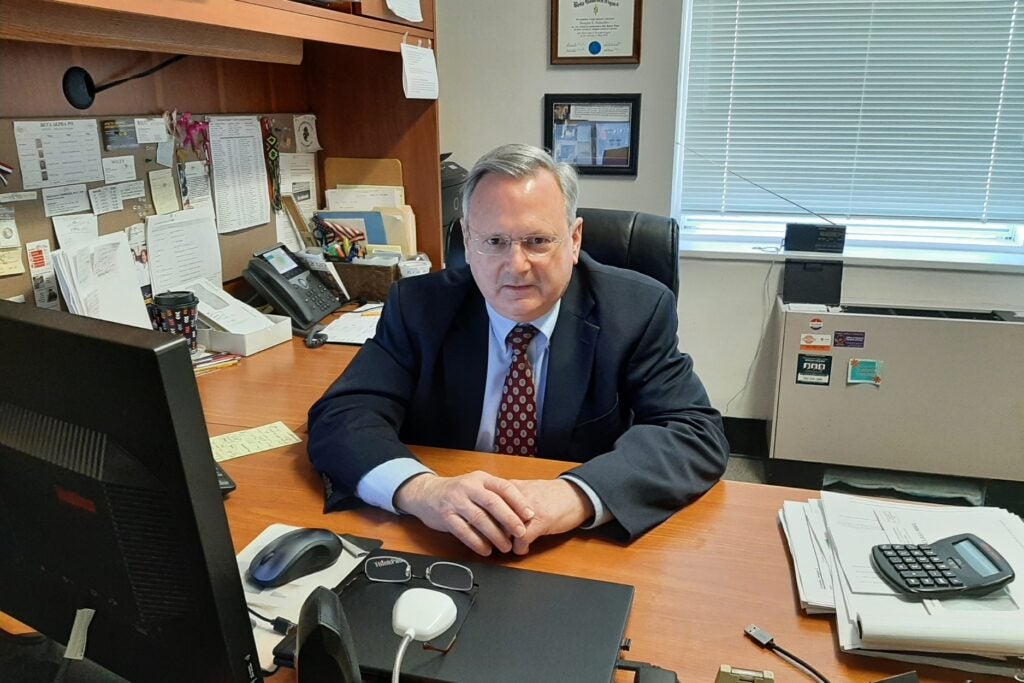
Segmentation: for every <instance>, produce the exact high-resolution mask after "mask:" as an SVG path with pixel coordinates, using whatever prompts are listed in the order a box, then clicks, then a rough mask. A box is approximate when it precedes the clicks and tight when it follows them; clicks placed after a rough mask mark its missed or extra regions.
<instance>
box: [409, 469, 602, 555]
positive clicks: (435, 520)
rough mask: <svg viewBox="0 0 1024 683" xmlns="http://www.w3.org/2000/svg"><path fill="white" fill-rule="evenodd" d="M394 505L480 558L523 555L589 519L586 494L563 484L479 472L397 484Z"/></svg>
mask: <svg viewBox="0 0 1024 683" xmlns="http://www.w3.org/2000/svg"><path fill="white" fill-rule="evenodd" d="M394 502H395V506H396V507H397V508H398V509H399V510H402V511H403V512H406V513H408V514H411V515H415V516H416V517H418V518H419V519H420V520H421V521H422V522H423V523H424V524H426V525H427V526H428V527H430V528H431V529H436V530H438V531H447V532H449V533H451V534H452V535H454V536H455V537H456V538H458V539H459V540H460V541H462V542H463V543H464V544H465V545H466V546H468V547H469V548H471V549H472V550H473V551H474V552H476V553H478V554H480V555H490V554H491V551H492V550H498V551H500V552H503V553H507V552H509V551H512V552H514V553H515V554H517V555H525V554H526V553H527V552H529V550H530V544H531V543H532V542H533V541H535V540H537V538H539V537H541V536H546V535H549V534H560V533H564V532H566V531H571V530H573V529H575V528H576V527H578V526H580V525H581V524H583V523H584V522H586V521H587V520H588V519H590V518H592V517H593V515H594V508H593V505H592V504H591V502H590V499H589V498H587V496H586V494H584V493H583V492H582V491H581V490H580V489H579V488H578V487H576V486H575V485H574V484H572V483H570V482H568V481H566V480H565V479H528V480H519V479H512V480H509V479H502V478H501V477H496V476H494V475H492V474H488V473H487V472H480V471H477V472H470V473H469V474H463V475H459V476H456V477H441V476H437V475H434V474H420V475H417V476H415V477H413V478H412V479H410V480H408V481H407V482H405V483H404V484H402V486H401V487H400V488H399V489H398V491H397V492H396V494H395V501H394Z"/></svg>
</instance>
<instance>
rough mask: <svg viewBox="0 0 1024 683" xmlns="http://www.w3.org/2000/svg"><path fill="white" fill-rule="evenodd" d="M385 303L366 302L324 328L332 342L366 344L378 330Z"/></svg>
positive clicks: (329, 340) (328, 339)
mask: <svg viewBox="0 0 1024 683" xmlns="http://www.w3.org/2000/svg"><path fill="white" fill-rule="evenodd" d="M383 308H384V304H365V305H363V306H360V307H359V308H357V309H356V310H355V311H353V312H351V313H346V314H344V315H342V316H340V317H338V319H337V320H335V321H334V322H332V323H331V324H330V325H328V326H327V327H325V328H324V329H323V333H324V334H326V335H327V341H328V342H330V343H332V344H359V345H362V344H365V343H366V340H367V339H370V338H372V337H373V335H374V334H376V332H377V323H379V322H380V314H381V311H382V310H383Z"/></svg>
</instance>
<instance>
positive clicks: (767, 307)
mask: <svg viewBox="0 0 1024 683" xmlns="http://www.w3.org/2000/svg"><path fill="white" fill-rule="evenodd" d="M774 267H775V261H774V260H772V261H769V263H768V272H767V273H765V274H764V283H763V284H762V286H761V289H762V290H763V291H762V294H761V304H762V306H761V308H762V312H761V324H760V325H759V328H760V329H759V330H758V333H757V348H756V349H754V357H753V358H751V359H750V365H749V366H747V375H746V378H745V379H744V380H743V386H742V387H740V389H739V391H737V392H736V393H735V394H733V396H732V398H730V399H729V400H728V401H727V402H726V404H725V408H723V409H722V416H723V417H724V416H726V415H728V414H729V407H730V406H731V405H732V402H733V401H735V400H736V399H737V398H739V397H740V396H741V395H742V394H743V392H745V391H746V390H747V387H748V386H750V378H751V377H752V376H753V374H754V366H755V365H757V358H758V356H760V355H761V349H762V347H763V346H764V333H765V332H767V330H768V323H769V321H770V317H771V316H770V311H771V307H772V299H771V297H769V296H768V281H769V280H770V279H771V276H772V269H773V268H774Z"/></svg>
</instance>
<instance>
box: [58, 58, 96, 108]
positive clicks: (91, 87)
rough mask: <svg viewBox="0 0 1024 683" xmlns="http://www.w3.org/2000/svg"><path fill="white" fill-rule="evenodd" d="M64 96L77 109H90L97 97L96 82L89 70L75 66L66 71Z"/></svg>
mask: <svg viewBox="0 0 1024 683" xmlns="http://www.w3.org/2000/svg"><path fill="white" fill-rule="evenodd" d="M63 87H64V97H65V98H67V101H68V104H70V105H71V106H72V107H74V108H75V109H88V108H89V107H91V106H92V103H93V101H94V100H95V99H96V84H95V83H93V80H92V76H90V75H89V72H88V71H86V70H85V69H83V68H82V67H80V66H73V67H71V68H70V69H68V70H67V71H65V72H64V82H63Z"/></svg>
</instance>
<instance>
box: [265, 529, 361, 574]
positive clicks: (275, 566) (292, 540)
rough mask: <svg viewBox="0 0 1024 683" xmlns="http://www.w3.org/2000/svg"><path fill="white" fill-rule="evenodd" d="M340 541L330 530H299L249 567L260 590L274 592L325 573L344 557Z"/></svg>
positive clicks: (274, 544) (271, 546)
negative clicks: (277, 588) (269, 589)
mask: <svg viewBox="0 0 1024 683" xmlns="http://www.w3.org/2000/svg"><path fill="white" fill-rule="evenodd" d="M341 551H342V544H341V539H340V538H338V535H337V534H336V533H334V532H333V531H330V530H328V529H296V530H295V531H289V532H288V533H286V534H284V535H283V536H279V537H278V538H275V539H274V540H273V541H271V542H270V543H268V544H267V545H265V546H264V547H263V548H262V549H261V550H260V551H259V552H258V553H256V557H254V558H252V562H250V563H249V571H248V574H249V578H250V579H251V580H252V582H253V583H255V584H256V585H257V586H261V587H263V588H274V587H275V586H281V585H283V584H286V583H288V582H290V581H294V580H295V579H299V578H302V577H303V576H306V575H307V574H312V573H313V572H317V571H320V570H321V569H326V568H327V567H330V566H331V565H332V564H334V563H335V562H337V560H338V557H339V556H340V555H341Z"/></svg>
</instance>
